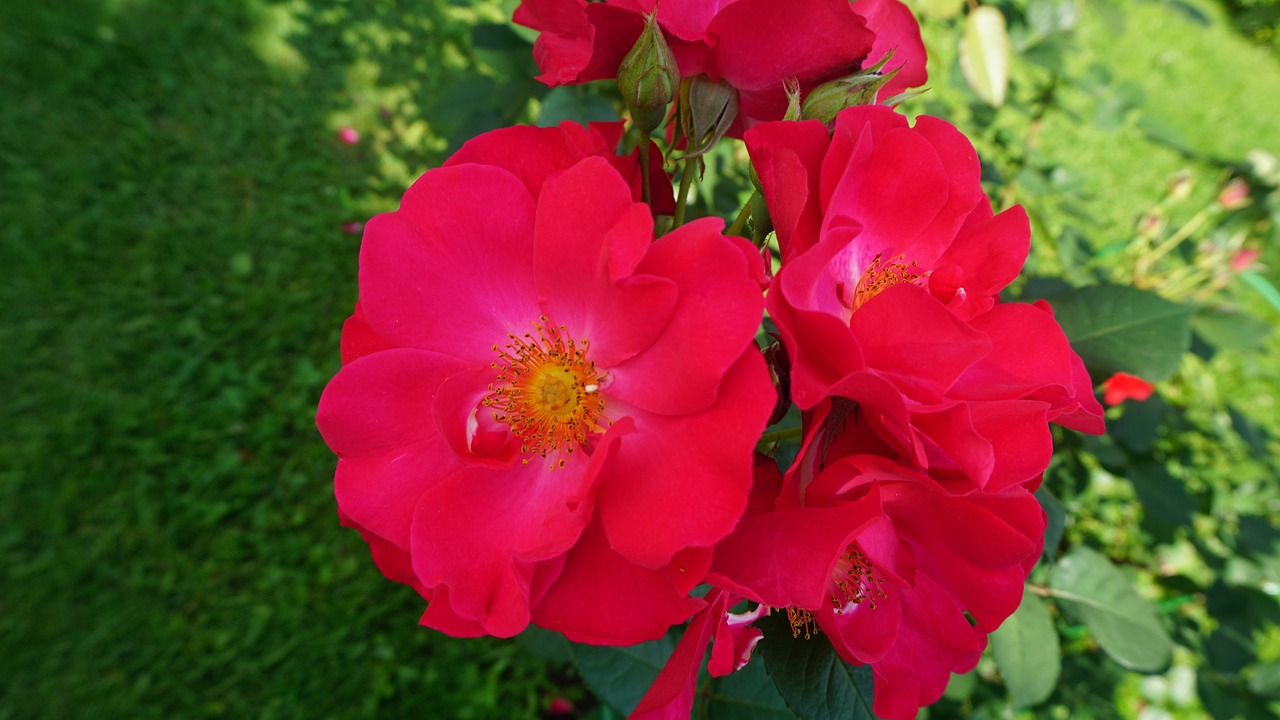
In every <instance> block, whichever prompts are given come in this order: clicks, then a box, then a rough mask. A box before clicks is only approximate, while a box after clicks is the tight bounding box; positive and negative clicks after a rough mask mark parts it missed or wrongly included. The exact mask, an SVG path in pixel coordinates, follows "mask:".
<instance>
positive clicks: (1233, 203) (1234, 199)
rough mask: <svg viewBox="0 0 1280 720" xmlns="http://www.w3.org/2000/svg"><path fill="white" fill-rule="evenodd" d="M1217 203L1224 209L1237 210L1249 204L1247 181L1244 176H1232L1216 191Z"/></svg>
mask: <svg viewBox="0 0 1280 720" xmlns="http://www.w3.org/2000/svg"><path fill="white" fill-rule="evenodd" d="M1218 204H1219V205H1221V206H1222V208H1223V209H1224V210H1239V209H1240V208H1242V207H1244V206H1245V205H1248V204H1249V183H1247V182H1245V181H1244V178H1232V179H1231V182H1229V183H1227V184H1226V185H1225V186H1223V188H1222V191H1221V192H1219V193H1218Z"/></svg>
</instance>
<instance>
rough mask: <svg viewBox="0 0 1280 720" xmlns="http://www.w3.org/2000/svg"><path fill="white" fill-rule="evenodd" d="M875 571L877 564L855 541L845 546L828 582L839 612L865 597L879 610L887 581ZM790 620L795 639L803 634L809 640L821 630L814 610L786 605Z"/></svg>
mask: <svg viewBox="0 0 1280 720" xmlns="http://www.w3.org/2000/svg"><path fill="white" fill-rule="evenodd" d="M874 573H875V566H874V565H872V564H871V560H869V559H868V558H867V556H866V555H864V554H862V550H860V549H858V547H857V546H856V545H852V544H851V545H848V546H846V547H845V549H844V553H843V554H841V555H840V559H839V560H837V561H836V567H835V569H834V570H832V571H831V579H830V581H829V582H828V583H827V599H828V600H830V601H831V607H832V609H833V610H834V611H835V613H836V614H837V615H843V614H844V613H846V612H848V611H849V610H851V609H852V608H853V606H854V605H860V604H861V603H862V601H864V600H866V601H867V604H868V606H870V608H871V609H872V610H875V609H876V600H883V599H884V598H885V594H884V590H883V588H882V586H883V585H884V581H883V580H881V579H880V578H878V577H876V576H875V574H874ZM787 622H788V623H790V624H791V637H793V638H798V637H800V635H801V634H803V635H804V639H805V640H808V639H809V638H811V637H813V636H814V635H816V634H818V633H819V632H820V631H821V629H820V628H819V627H818V621H817V620H816V619H815V618H814V617H813V612H812V611H809V610H805V609H804V608H797V607H789V608H787Z"/></svg>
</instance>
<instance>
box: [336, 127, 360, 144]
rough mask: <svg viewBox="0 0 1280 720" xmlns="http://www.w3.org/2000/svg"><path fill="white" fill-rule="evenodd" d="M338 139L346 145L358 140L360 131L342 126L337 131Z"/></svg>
mask: <svg viewBox="0 0 1280 720" xmlns="http://www.w3.org/2000/svg"><path fill="white" fill-rule="evenodd" d="M338 139H339V140H341V141H342V142H344V143H346V144H347V145H355V144H356V143H358V142H360V132H359V131H358V130H356V129H355V128H353V127H344V128H342V129H341V130H339V131H338Z"/></svg>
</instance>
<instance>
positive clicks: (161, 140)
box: [0, 0, 551, 718]
mask: <svg viewBox="0 0 1280 720" xmlns="http://www.w3.org/2000/svg"><path fill="white" fill-rule="evenodd" d="M322 5H323V4H321V3H316V4H315V5H313V6H312V7H311V8H310V9H309V10H308V11H307V13H306V16H305V17H304V18H302V19H301V20H299V19H298V18H296V17H295V18H293V19H292V21H294V22H295V23H300V22H303V21H305V25H302V26H295V27H294V28H293V29H294V30H295V32H296V31H302V32H300V33H299V34H298V35H297V36H296V37H295V42H294V45H287V44H284V43H282V42H281V41H280V37H279V32H280V31H281V30H282V23H284V24H286V25H287V21H290V19H291V16H289V15H288V14H287V13H286V14H281V13H280V12H279V9H276V10H272V9H270V8H266V7H263V6H260V4H259V3H256V2H248V1H246V2H235V1H230V2H216V3H215V2H208V3H171V2H167V0H166V1H160V0H156V1H155V2H148V1H145V0H138V1H132V2H129V1H121V2H113V3H112V2H90V1H87V0H86V1H84V2H74V3H71V2H64V3H58V4H57V6H58V7H57V9H52V8H53V7H54V6H53V5H52V4H51V5H48V6H46V5H45V4H42V3H5V4H4V5H3V7H0V28H3V29H0V96H3V98H4V102H2V103H0V174H2V175H3V178H4V180H3V183H2V184H0V210H2V212H0V218H3V222H2V223H0V248H2V249H0V267H3V268H4V277H5V281H4V283H3V284H2V285H0V307H2V308H3V310H0V313H2V315H0V317H2V318H3V321H2V322H0V359H2V361H0V381H2V384H3V387H5V388H6V391H5V393H4V401H3V403H0V427H2V428H4V430H3V432H2V433H0V455H2V456H3V457H4V462H3V463H0V518H3V520H2V522H0V567H2V568H3V570H0V577H2V578H3V579H0V677H3V678H5V680H4V681H3V684H4V686H5V688H6V689H5V690H4V691H2V692H0V718H25V717H47V718H56V717H87V716H94V717H121V718H124V717H130V718H132V717H198V716H229V717H321V716H335V717H353V716H367V715H372V714H375V713H376V712H377V711H385V712H386V713H387V714H388V715H390V716H406V717H407V716H419V717H428V716H432V715H435V714H436V713H445V714H446V715H449V716H456V717H460V718H461V717H495V718H506V717H522V716H523V717H534V716H536V715H537V713H538V709H539V707H540V706H541V705H542V703H543V702H544V698H543V697H542V696H543V695H544V694H545V693H547V692H550V690H551V687H550V686H549V684H548V681H547V679H546V677H545V674H546V671H545V670H544V669H543V667H542V666H541V664H539V663H537V662H535V661H533V660H532V658H531V657H529V656H527V655H526V654H524V653H523V651H521V650H520V649H519V648H518V647H516V646H515V645H513V644H511V643H504V642H488V641H457V640H453V639H451V638H447V637H444V636H442V635H439V634H437V633H434V632H430V631H427V630H425V629H422V628H419V627H418V626H417V625H416V620H417V617H418V615H419V614H420V613H421V610H422V603H421V601H420V599H419V598H417V596H416V594H415V593H414V592H413V591H412V590H410V589H408V588H405V587H402V586H396V585H393V584H391V583H388V582H386V581H385V580H383V579H382V578H381V576H380V575H379V574H378V572H377V570H376V569H375V568H374V567H373V565H372V563H371V562H370V561H369V557H368V551H367V549H366V547H365V546H364V544H363V543H362V542H361V541H360V539H359V537H358V536H357V535H356V534H355V533H353V532H352V531H350V530H346V529H344V528H342V527H340V526H339V525H338V522H337V517H336V513H335V510H334V503H333V499H332V490H331V478H332V471H333V457H332V456H331V455H330V453H329V452H328V450H327V449H326V448H325V447H324V445H323V443H322V442H321V441H320V438H319V436H318V434H317V433H316V431H315V426H314V421H313V417H314V412H315V404H316V401H317V399H318V398H319V394H320V391H321V389H322V388H323V386H324V383H325V382H326V381H327V379H328V378H329V377H330V376H331V375H332V374H333V372H334V371H336V369H337V367H338V355H337V342H338V331H339V328H340V326H341V322H342V319H343V318H344V316H345V315H346V314H347V313H349V311H350V309H351V305H352V303H353V302H354V300H355V280H356V275H355V270H356V252H357V248H358V243H359V236H358V235H352V234H344V233H343V232H342V230H341V225H342V223H344V222H348V221H354V220H362V219H364V218H365V217H366V216H367V215H368V214H369V213H370V212H372V211H373V208H375V207H377V206H379V204H381V206H386V205H388V204H390V205H394V203H395V202H396V201H397V200H398V198H399V194H400V192H402V191H403V185H402V182H400V181H399V180H397V179H393V180H391V181H384V180H380V179H378V178H382V177H385V176H386V174H387V173H386V172H385V171H384V169H383V168H381V167H379V157H380V155H381V153H379V152H376V151H375V148H374V143H385V142H386V141H385V139H383V138H385V137H388V136H391V135H392V132H391V129H390V128H389V125H390V123H384V125H387V126H388V127H385V128H384V127H377V126H373V125H366V126H364V127H362V128H361V129H362V130H363V131H364V132H365V135H366V139H364V140H362V142H361V144H359V145H356V146H350V147H349V146H345V145H342V144H341V143H339V142H338V141H337V137H336V129H337V123H339V122H341V121H342V120H343V119H345V118H344V117H343V116H342V114H343V113H346V114H347V115H351V114H353V113H356V112H357V111H358V110H359V108H360V107H361V102H362V99H361V98H356V97H353V96H352V93H351V90H350V83H351V82H352V81H351V78H350V75H349V72H348V68H349V67H351V66H352V64H353V63H355V62H356V60H357V59H358V58H357V53H358V43H356V42H355V41H353V40H352V38H351V37H350V35H351V34H352V33H354V32H355V31H354V30H353V29H352V28H353V27H358V25H356V24H355V23H354V21H353V20H352V19H351V18H348V17H347V15H346V12H347V11H346V10H345V8H344V5H343V4H338V3H335V4H332V7H323V6H322ZM419 6H420V3H401V4H399V5H395V4H390V3H383V4H380V5H376V6H373V5H371V6H370V7H369V8H367V13H368V17H366V18H361V22H364V23H367V26H366V29H370V28H372V27H374V26H375V25H376V24H378V23H381V24H382V25H383V26H384V28H392V29H394V30H395V32H397V33H400V34H401V35H403V38H402V39H401V40H400V41H399V42H400V43H401V44H402V45H403V46H404V47H406V48H407V47H410V46H413V47H416V48H417V49H418V51H419V52H418V60H419V61H420V62H423V63H433V61H434V60H435V58H434V57H433V54H434V55H438V54H440V53H441V52H442V51H443V46H441V45H438V44H433V43H432V39H433V37H435V36H433V35H432V28H431V27H430V22H431V18H430V17H426V16H425V15H424V17H423V18H421V19H419V21H418V22H417V23H416V24H414V25H408V24H405V25H400V26H397V25H396V23H398V22H399V21H400V20H402V19H403V18H404V17H408V15H409V13H410V12H412V11H415V10H417V11H418V12H419V14H420V15H422V14H423V13H422V12H421V10H420V8H419ZM427 15H429V13H427ZM283 29H289V28H288V27H284V28H283ZM369 31H370V32H371V30H369ZM441 39H447V38H441ZM303 68H305V69H303ZM409 70H410V68H403V69H401V70H399V72H401V73H405V72H408V71H409ZM466 79H467V78H466V76H465V75H464V76H462V77H460V78H455V82H461V81H464V80H466ZM429 80H430V76H427V77H425V78H424V79H423V82H427V81H429ZM353 108H354V109H353ZM392 109H393V110H399V108H395V107H393V108H392ZM366 114H367V115H368V116H369V117H368V118H365V119H366V120H368V121H369V122H372V121H373V120H378V119H380V118H379V117H378V114H377V113H376V107H375V112H373V113H366ZM352 119H353V120H354V119H356V118H352ZM418 137H419V141H420V142H419V144H418V146H417V147H416V148H414V151H413V152H408V151H406V152H404V153H402V154H401V162H404V163H406V166H408V165H415V166H416V167H415V169H414V172H416V171H420V170H421V169H422V166H424V165H425V163H427V162H429V161H431V160H433V159H438V158H439V156H440V155H439V153H440V151H441V150H442V149H443V144H442V143H440V142H435V143H434V144H433V143H432V142H431V138H430V137H428V136H427V135H426V134H425V133H420V134H419V136H418ZM406 172H408V171H406ZM393 185H394V186H393ZM432 708H434V709H432Z"/></svg>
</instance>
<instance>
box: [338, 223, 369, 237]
mask: <svg viewBox="0 0 1280 720" xmlns="http://www.w3.org/2000/svg"><path fill="white" fill-rule="evenodd" d="M342 232H344V233H346V234H348V235H359V234H360V233H361V232H364V223H362V222H345V223H342Z"/></svg>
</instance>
